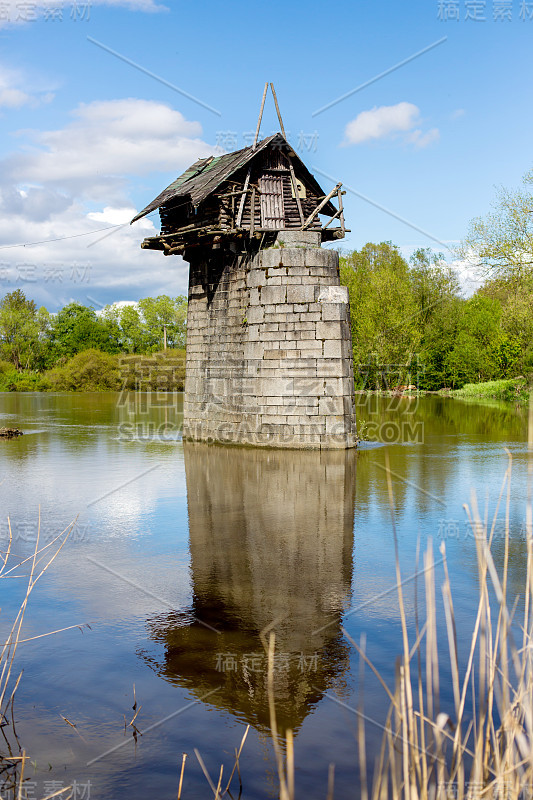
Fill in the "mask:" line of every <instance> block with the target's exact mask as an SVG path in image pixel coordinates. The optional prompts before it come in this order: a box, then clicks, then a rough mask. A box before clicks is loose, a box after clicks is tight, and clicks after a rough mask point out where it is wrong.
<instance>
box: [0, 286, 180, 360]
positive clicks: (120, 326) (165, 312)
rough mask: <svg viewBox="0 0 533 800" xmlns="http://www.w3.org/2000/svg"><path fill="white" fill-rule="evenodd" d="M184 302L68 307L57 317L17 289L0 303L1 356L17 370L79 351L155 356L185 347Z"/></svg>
mask: <svg viewBox="0 0 533 800" xmlns="http://www.w3.org/2000/svg"><path fill="white" fill-rule="evenodd" d="M186 330H187V299H186V298H185V297H183V296H179V297H174V298H173V297H168V296H167V295H160V296H159V297H146V298H143V299H142V300H139V302H138V303H137V304H136V305H135V306H132V305H125V306H116V305H107V306H105V308H104V309H103V310H102V311H101V312H100V313H99V314H97V313H96V311H95V310H94V308H92V307H89V306H84V305H82V304H81V303H75V302H72V303H69V304H68V305H66V306H64V307H63V308H62V309H61V310H60V311H58V313H57V314H50V313H49V312H48V311H47V309H46V308H44V306H43V307H41V308H37V306H36V304H35V303H34V301H33V300H29V299H27V298H26V296H25V295H24V293H23V292H22V291H21V290H20V289H16V290H15V291H13V292H9V293H8V294H6V295H5V296H4V297H3V298H2V299H1V300H0V356H1V358H2V359H4V360H6V361H8V362H10V363H11V364H13V366H14V367H15V368H16V369H17V370H39V371H41V370H46V369H50V368H52V367H54V366H56V365H57V364H62V363H65V361H66V360H67V359H69V358H71V357H72V356H74V355H76V354H78V353H81V352H83V351H84V350H90V349H92V350H99V351H101V352H103V353H109V354H112V355H115V354H117V353H135V354H137V353H143V354H147V353H155V352H158V351H160V350H163V349H164V348H165V347H168V348H183V347H185V340H186Z"/></svg>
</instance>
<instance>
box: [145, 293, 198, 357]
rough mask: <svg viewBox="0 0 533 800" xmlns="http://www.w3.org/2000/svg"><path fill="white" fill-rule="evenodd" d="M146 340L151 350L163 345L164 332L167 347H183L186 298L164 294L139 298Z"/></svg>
mask: <svg viewBox="0 0 533 800" xmlns="http://www.w3.org/2000/svg"><path fill="white" fill-rule="evenodd" d="M138 306H139V309H140V311H141V314H142V318H143V322H144V327H145V335H146V342H147V346H148V348H149V350H151V351H152V352H154V351H156V350H162V349H163V347H164V340H165V332H166V344H167V347H172V348H180V347H185V342H186V337H187V298H186V297H183V296H182V295H180V296H179V297H175V298H174V297H169V296H168V295H166V294H162V295H159V296H158V297H145V298H144V299H143V300H139V303H138Z"/></svg>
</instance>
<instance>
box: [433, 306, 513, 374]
mask: <svg viewBox="0 0 533 800" xmlns="http://www.w3.org/2000/svg"><path fill="white" fill-rule="evenodd" d="M501 315H502V307H501V304H500V303H499V302H498V301H497V300H492V299H490V298H489V297H484V296H483V295H480V294H476V295H474V296H473V297H471V298H470V299H469V300H467V301H465V303H464V304H463V305H462V308H461V313H460V316H459V319H458V321H457V333H456V341H455V344H454V347H453V349H452V350H450V351H449V352H448V354H447V355H446V358H445V370H446V373H447V375H449V378H450V382H451V386H452V388H461V387H462V386H463V385H464V384H465V383H476V382H480V381H488V380H493V379H494V378H499V377H505V375H504V374H502V372H503V371H504V370H502V366H503V365H502V361H503V360H504V359H505V350H506V346H507V338H508V337H506V336H505V334H504V332H503V331H502V328H501V325H500V322H501Z"/></svg>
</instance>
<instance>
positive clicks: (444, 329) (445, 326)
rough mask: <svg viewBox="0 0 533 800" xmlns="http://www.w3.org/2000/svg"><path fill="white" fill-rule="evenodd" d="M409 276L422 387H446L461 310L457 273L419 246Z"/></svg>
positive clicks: (413, 256)
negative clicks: (413, 301)
mask: <svg viewBox="0 0 533 800" xmlns="http://www.w3.org/2000/svg"><path fill="white" fill-rule="evenodd" d="M410 264H411V269H410V272H409V278H410V281H411V285H412V288H413V294H414V297H415V301H416V304H417V307H418V320H419V325H420V332H421V342H420V372H419V387H420V388H422V389H430V390H435V389H440V388H442V387H443V386H446V384H447V382H448V376H447V373H446V367H445V363H446V356H447V354H448V352H449V351H450V350H452V349H453V347H454V345H455V336H456V333H457V324H458V319H459V315H460V309H461V299H460V286H459V281H458V278H457V275H456V273H455V272H454V270H453V269H451V268H450V267H449V266H448V265H447V264H446V263H445V261H444V256H443V255H442V254H441V253H433V251H432V250H431V248H429V247H428V248H419V249H418V250H416V251H415V252H414V253H413V255H412V256H411V258H410Z"/></svg>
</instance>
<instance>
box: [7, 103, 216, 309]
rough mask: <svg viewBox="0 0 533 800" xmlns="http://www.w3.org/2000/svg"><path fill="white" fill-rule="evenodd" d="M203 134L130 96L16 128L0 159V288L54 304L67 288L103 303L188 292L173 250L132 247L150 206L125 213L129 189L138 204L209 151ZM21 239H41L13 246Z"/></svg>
mask: <svg viewBox="0 0 533 800" xmlns="http://www.w3.org/2000/svg"><path fill="white" fill-rule="evenodd" d="M201 134H202V129H201V126H200V124H199V123H198V122H194V121H189V120H186V119H185V118H184V116H183V115H182V114H181V113H180V112H179V111H176V110H174V109H172V108H170V107H169V106H166V105H164V104H160V103H155V102H149V101H146V100H138V99H133V98H129V99H123V100H115V101H106V102H94V103H91V104H88V105H80V106H79V107H78V108H76V109H75V111H74V112H73V121H72V122H71V123H69V124H68V125H67V126H65V127H64V128H61V129H57V130H52V131H25V132H19V141H20V145H19V149H18V151H17V152H15V153H11V154H10V155H8V156H7V158H5V159H4V161H3V163H2V164H0V295H2V294H4V293H5V292H6V291H11V290H12V289H13V288H16V287H17V286H20V287H21V288H22V289H23V290H24V291H25V292H26V294H27V296H30V297H33V298H34V299H36V300H37V301H38V302H39V303H43V304H44V305H46V306H47V307H48V308H49V310H50V311H55V310H57V309H58V308H59V307H60V306H61V305H64V304H65V303H67V302H69V301H70V300H71V299H73V297H75V299H77V300H79V301H80V302H84V303H86V304H90V303H93V302H94V300H93V298H96V300H98V301H99V302H101V303H102V304H105V303H108V302H112V301H114V300H118V299H119V298H120V299H122V300H130V299H137V298H139V297H145V296H148V295H154V294H163V293H164V294H173V295H177V294H183V293H186V291H187V272H188V266H187V265H186V264H185V262H184V261H183V260H182V259H181V257H177V256H172V257H168V258H165V257H164V256H163V254H162V253H160V252H157V251H152V250H141V248H140V244H141V241H142V240H143V238H144V237H146V236H153V235H155V234H156V228H155V227H154V221H155V222H156V223H157V222H158V219H157V214H154V215H153V218H150V219H146V218H145V219H143V220H140V221H139V222H137V223H135V224H134V225H132V226H130V225H129V221H130V220H131V218H132V217H133V216H134V215H135V213H136V211H137V210H139V209H137V208H135V206H134V204H133V202H132V192H133V190H134V189H136V190H137V192H138V194H140V195H141V197H142V200H141V202H140V206H141V207H142V206H143V205H145V204H147V203H148V202H149V201H150V200H152V198H153V197H155V196H156V195H157V194H158V193H159V192H160V191H161V190H162V189H163V188H164V187H165V186H166V185H167V184H168V183H169V182H170V180H171V179H172V177H175V176H176V175H179V174H180V173H181V172H182V171H183V170H184V169H185V168H186V167H188V166H189V165H190V164H191V163H192V162H194V161H195V160H196V159H197V158H199V157H200V156H205V155H209V154H211V153H213V152H215V150H216V148H214V147H212V146H210V145H208V144H207V143H206V142H204V141H203V140H202V138H201ZM161 173H164V175H163V176H162V175H161ZM140 175H142V176H144V178H143V188H142V190H140V189H139V187H138V181H137V177H138V176H140ZM148 175H149V177H146V176H148ZM158 175H159V177H158ZM114 225H116V226H117V227H116V228H111V227H110V226H114ZM108 228H109V230H101V231H100V232H99V233H96V232H95V233H91V234H90V235H85V234H87V233H90V232H92V231H98V230H99V229H108ZM80 234H81V235H80ZM65 237H68V238H65ZM72 237H75V238H72ZM55 239H57V240H59V241H51V240H55ZM28 242H46V243H45V244H38V245H32V246H31V247H25V248H22V247H11V245H12V244H18V243H28ZM94 304H95V305H96V306H97V303H94Z"/></svg>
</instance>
